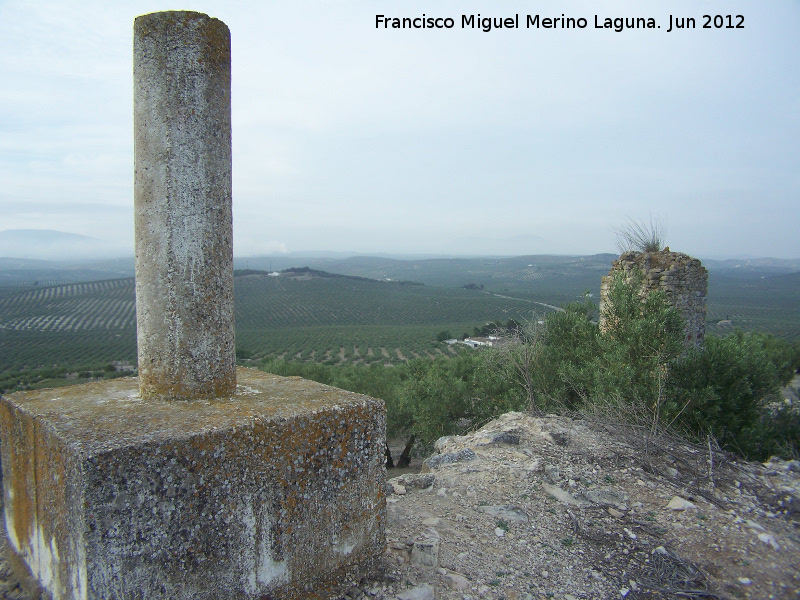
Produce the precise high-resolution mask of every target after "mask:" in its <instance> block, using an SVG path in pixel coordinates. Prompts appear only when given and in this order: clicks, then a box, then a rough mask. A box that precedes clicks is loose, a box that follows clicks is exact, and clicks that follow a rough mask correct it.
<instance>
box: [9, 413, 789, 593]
mask: <svg viewBox="0 0 800 600" xmlns="http://www.w3.org/2000/svg"><path fill="white" fill-rule="evenodd" d="M437 451H438V454H436V455H434V456H432V457H431V458H429V459H428V460H427V461H426V463H425V465H424V466H423V471H425V472H423V473H419V474H417V473H410V472H406V473H405V474H403V475H401V476H400V477H395V478H391V479H390V480H389V482H388V483H387V489H388V490H390V494H389V496H388V511H387V513H388V520H387V527H386V537H387V549H386V552H385V555H384V556H383V558H382V560H381V561H380V564H379V566H378V568H377V569H376V570H375V571H374V572H373V573H372V574H371V576H370V577H369V578H368V579H363V580H361V581H357V582H350V583H348V584H343V587H342V590H341V594H340V595H339V599H340V600H362V599H363V600H369V599H376V600H430V599H434V598H435V599H437V600H470V599H473V600H477V599H478V598H481V599H492V600H500V599H505V600H529V599H537V600H539V599H547V598H555V599H559V600H577V599H581V600H588V599H597V600H608V599H617V598H625V599H626V600H631V599H637V598H648V599H651V598H652V599H662V598H719V599H734V598H743V599H744V598H752V599H767V598H781V599H797V598H800V462H797V461H789V462H780V461H776V462H773V463H767V464H763V465H762V464H759V463H746V462H742V461H735V460H734V459H733V458H732V457H731V456H729V455H726V454H724V453H721V452H718V451H716V450H714V448H713V446H711V447H710V448H707V447H699V446H693V445H689V444H687V443H685V442H682V441H680V440H674V439H666V438H661V439H648V438H647V437H646V436H645V435H644V432H643V431H641V430H636V429H632V428H628V429H625V428H620V427H619V426H616V427H610V426H605V425H602V424H598V423H588V422H585V421H579V420H571V419H567V418H563V417H556V416H547V417H542V418H535V417H532V416H530V415H527V414H522V413H510V414H507V415H504V416H503V417H501V418H499V419H498V420H496V421H493V422H491V423H489V424H488V425H486V426H485V427H483V428H482V429H480V430H479V431H477V432H475V433H472V434H470V435H466V436H462V437H451V438H443V439H442V440H440V441H439V442H437ZM392 475H393V472H392V471H391V470H390V471H389V476H390V477H391V476H392ZM0 543H2V544H4V543H5V540H4V539H0ZM3 555H5V553H3ZM0 595H2V598H5V599H11V600H27V599H26V596H25V595H24V593H23V592H22V590H21V588H20V587H19V585H18V583H17V582H16V581H15V580H14V578H13V576H12V575H11V570H10V569H9V566H8V564H6V563H5V562H4V561H2V560H0Z"/></svg>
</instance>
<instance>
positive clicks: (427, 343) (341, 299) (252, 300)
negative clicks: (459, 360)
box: [0, 272, 545, 372]
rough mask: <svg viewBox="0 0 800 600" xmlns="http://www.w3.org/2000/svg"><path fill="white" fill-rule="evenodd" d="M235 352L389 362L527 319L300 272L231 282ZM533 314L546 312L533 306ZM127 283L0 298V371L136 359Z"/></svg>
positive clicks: (441, 295)
mask: <svg viewBox="0 0 800 600" xmlns="http://www.w3.org/2000/svg"><path fill="white" fill-rule="evenodd" d="M235 298H236V335H237V349H238V350H239V352H240V354H241V355H244V356H252V357H254V358H258V357H261V356H266V355H275V356H284V357H286V358H297V359H299V360H314V361H317V362H323V361H335V362H365V363H366V362H375V361H383V362H385V363H388V364H391V363H396V362H399V361H403V360H405V359H407V358H411V357H414V356H425V355H429V356H433V355H436V354H439V353H441V352H448V350H447V346H446V345H445V344H442V343H440V342H436V341H435V339H436V334H437V333H438V332H439V331H442V330H449V331H450V332H451V333H452V335H454V336H457V335H462V334H463V333H465V332H466V333H472V330H473V328H474V327H475V326H478V325H482V324H484V323H486V322H488V321H492V320H503V321H507V320H508V319H511V318H513V319H524V318H530V316H531V315H532V311H533V308H534V306H535V305H534V304H532V303H531V302H530V301H528V300H524V299H523V300H515V299H508V298H499V297H496V296H492V295H490V294H487V293H484V292H482V291H479V290H466V289H458V288H449V289H448V288H433V287H429V286H421V285H409V284H403V283H399V282H382V281H374V280H365V279H356V278H351V277H344V276H325V277H322V276H318V275H312V274H308V273H302V272H301V273H298V274H296V275H294V276H290V275H284V276H281V277H270V276H267V275H266V274H265V273H251V274H246V275H242V276H238V277H236V279H235ZM538 310H539V312H541V310H545V309H543V308H542V307H538ZM135 344H136V342H135V301H134V282H133V279H130V278H129V279H117V280H106V281H99V282H88V283H72V284H67V285H59V286H51V287H47V286H45V287H40V286H37V287H32V288H18V291H17V292H16V293H11V294H5V295H1V296H0V372H3V371H6V370H8V369H20V368H37V367H51V366H53V365H59V366H66V365H84V364H90V363H91V364H94V363H96V362H102V361H106V362H108V361H112V360H119V361H128V362H131V361H135V354H136V346H135Z"/></svg>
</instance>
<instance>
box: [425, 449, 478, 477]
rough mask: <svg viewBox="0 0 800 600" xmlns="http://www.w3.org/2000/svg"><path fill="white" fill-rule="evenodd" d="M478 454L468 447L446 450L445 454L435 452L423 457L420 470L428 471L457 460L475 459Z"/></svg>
mask: <svg viewBox="0 0 800 600" xmlns="http://www.w3.org/2000/svg"><path fill="white" fill-rule="evenodd" d="M477 457H478V456H477V455H476V454H475V451H474V450H471V449H470V448H462V449H461V450H458V451H456V452H447V453H446V454H435V455H433V456H431V457H430V458H427V459H425V461H423V463H422V471H423V472H428V471H430V470H432V469H438V468H439V467H441V466H442V465H450V464H453V463H457V462H463V461H468V460H475V459H476V458H477Z"/></svg>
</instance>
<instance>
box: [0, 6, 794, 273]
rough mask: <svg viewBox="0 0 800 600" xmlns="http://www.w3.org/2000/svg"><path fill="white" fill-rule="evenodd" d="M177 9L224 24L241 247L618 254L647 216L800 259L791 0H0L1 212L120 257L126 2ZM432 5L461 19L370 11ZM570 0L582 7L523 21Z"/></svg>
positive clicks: (681, 241)
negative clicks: (544, 24) (448, 21)
mask: <svg viewBox="0 0 800 600" xmlns="http://www.w3.org/2000/svg"><path fill="white" fill-rule="evenodd" d="M187 4H191V5H189V6H187ZM169 8H180V9H186V8H188V9H191V10H198V11H201V12H206V13H208V14H209V15H211V16H213V17H217V18H220V19H222V20H223V21H225V23H226V24H227V25H228V26H229V27H230V29H231V36H232V52H233V84H232V85H233V89H232V94H233V165H234V166H233V178H234V179H233V181H234V184H233V186H234V187H233V197H234V203H233V211H234V239H235V252H236V254H237V255H239V256H244V255H250V254H262V253H271V252H277V251H287V250H288V251H304V250H336V251H353V252H367V253H371V252H391V253H441V254H540V253H558V254H588V253H596V252H613V251H615V250H616V245H615V236H614V233H613V231H612V229H613V227H614V226H616V225H619V224H621V223H622V222H623V221H624V220H625V218H626V217H633V218H643V219H645V220H648V219H649V218H650V215H653V216H654V217H657V218H660V219H663V220H665V221H666V223H667V227H668V243H669V245H670V246H671V248H672V249H673V250H681V251H684V252H687V253H690V254H693V255H696V256H700V257H723V256H774V257H785V258H789V257H792V258H794V257H799V256H800V236H798V229H799V228H798V218H797V214H798V205H799V204H800V203H799V202H798V200H799V199H800V1H798V0H770V1H769V2H755V1H750V2H736V1H730V0H706V1H702V0H690V1H685V2H681V1H671V2H669V3H666V2H647V1H642V0H630V1H617V2H602V1H592V2H582V1H569V2H568V1H566V0H561V1H557V2H556V1H544V0H541V1H536V2H530V1H528V2H512V1H502V0H501V1H498V0H493V1H489V0H483V1H479V2H473V1H459V2H447V1H444V0H428V1H425V2H415V1H409V0H403V1H387V0H383V1H380V2H379V1H376V0H372V1H347V0H329V1H322V0H318V1H315V2H313V1H304V0H292V1H291V2H289V1H282V2H236V1H231V0H226V1H224V2H213V1H203V0H198V1H196V2H193V3H181V5H180V6H169V5H164V4H161V3H154V2H138V1H135V2H134V1H130V2H126V1H116V0H115V1H114V2H108V0H104V1H103V2H95V1H92V0H81V1H80V2H78V1H71V0H58V1H53V2H51V1H42V0H36V1H27V2H25V1H20V0H0V74H2V85H0V132H1V135H0V230H4V229H56V230H60V231H67V232H72V233H78V234H83V235H89V236H93V237H96V238H100V239H102V240H105V241H108V242H111V243H114V244H117V245H120V246H123V247H124V248H125V250H127V251H128V252H130V253H132V251H133V250H132V249H133V210H132V204H133V135H132V128H133V126H132V121H133V119H132V111H133V108H132V105H133V100H132V43H133V42H132V29H133V19H134V17H136V16H137V15H139V14H143V13H147V12H152V11H156V10H165V9H169ZM423 13H425V14H426V15H427V16H434V17H452V18H453V19H454V20H455V27H454V28H453V29H420V30H408V29H406V30H393V29H387V30H384V29H376V26H375V22H376V15H377V14H383V15H387V16H397V17H420V16H422V14H423ZM477 13H480V14H481V16H482V17H487V16H491V17H507V16H514V15H515V14H516V13H519V15H520V28H519V29H502V30H493V31H490V32H488V33H487V32H484V31H481V30H479V29H462V28H461V15H464V14H465V15H470V14H477ZM562 13H564V14H565V15H566V16H567V17H574V18H579V17H583V18H585V19H586V20H587V23H588V24H587V27H586V28H585V29H561V28H559V29H533V28H532V29H526V28H525V17H526V15H528V14H530V15H536V14H539V15H540V17H542V18H543V17H545V16H549V17H561V15H562ZM704 14H711V15H715V14H721V15H728V14H733V15H737V14H741V15H743V17H744V20H743V24H744V28H743V29H713V28H712V29H704V28H702V25H703V23H704V21H705V19H703V16H702V15H704ZM595 15H597V18H598V20H599V21H600V23H602V22H603V20H604V19H605V18H606V17H611V18H615V17H652V18H653V19H655V22H656V24H657V25H660V26H661V29H639V30H624V31H622V32H616V31H614V30H613V29H596V28H595V26H594V21H595ZM670 15H674V16H676V17H694V18H695V19H696V26H697V28H696V29H684V30H673V31H672V32H671V33H668V32H667V29H668V27H669V18H670ZM738 22H739V19H737V18H734V19H733V24H737V23H738ZM726 24H727V22H726Z"/></svg>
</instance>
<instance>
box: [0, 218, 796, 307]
mask: <svg viewBox="0 0 800 600" xmlns="http://www.w3.org/2000/svg"><path fill="white" fill-rule="evenodd" d="M53 257H57V258H56V259H54V258H53ZM616 257H617V256H616V255H614V254H595V255H592V256H564V255H546V254H539V255H530V256H472V257H431V256H419V255H406V256H402V255H400V256H392V255H380V254H377V255H374V256H366V255H357V256H352V255H347V254H345V253H338V252H337V253H332V252H331V253H322V252H320V253H316V255H314V254H313V253H290V254H280V255H276V256H259V257H237V258H236V260H235V266H236V268H237V269H257V270H265V271H280V270H284V269H290V268H301V267H309V268H311V269H316V270H320V271H327V272H330V273H339V274H342V275H350V276H355V277H366V278H369V279H379V280H395V281H415V282H420V283H424V284H426V285H434V286H443V287H463V286H467V285H471V284H475V285H476V286H484V287H485V288H486V289H491V290H495V291H508V292H510V291H520V290H524V291H534V292H540V291H542V290H541V288H542V287H545V288H550V289H549V290H548V291H554V290H553V288H559V289H560V290H561V291H562V292H564V293H566V294H567V295H569V296H572V297H574V295H575V294H580V293H581V292H582V291H583V290H586V289H588V290H589V291H596V290H597V289H599V286H600V277H601V276H602V275H605V274H606V273H608V270H609V268H610V267H611V262H612V261H613V260H614V259H615V258H616ZM701 260H702V262H703V264H704V265H705V267H706V268H707V269H708V270H709V272H710V273H712V275H713V277H724V278H731V279H745V280H750V279H752V280H755V279H763V278H765V277H772V276H776V275H786V274H789V273H798V272H800V259H777V258H749V259H726V260H712V259H702V258H701ZM133 275H134V260H133V256H132V252H131V251H130V249H128V250H127V251H125V250H124V249H120V248H117V249H116V251H115V249H114V248H113V247H112V245H111V244H109V243H107V242H104V241H102V240H98V239H96V238H92V237H88V236H83V235H76V234H72V233H65V232H62V231H53V230H47V229H15V230H14V229H12V230H6V231H0V285H3V284H19V283H23V282H25V283H32V282H39V283H40V284H45V283H64V282H77V281H96V280H101V279H117V278H121V277H131V276H133Z"/></svg>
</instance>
